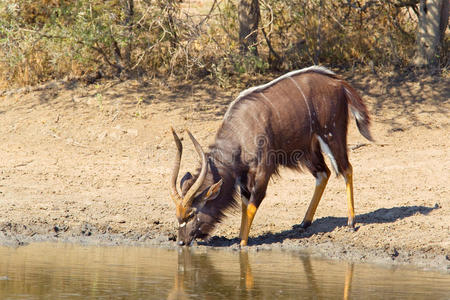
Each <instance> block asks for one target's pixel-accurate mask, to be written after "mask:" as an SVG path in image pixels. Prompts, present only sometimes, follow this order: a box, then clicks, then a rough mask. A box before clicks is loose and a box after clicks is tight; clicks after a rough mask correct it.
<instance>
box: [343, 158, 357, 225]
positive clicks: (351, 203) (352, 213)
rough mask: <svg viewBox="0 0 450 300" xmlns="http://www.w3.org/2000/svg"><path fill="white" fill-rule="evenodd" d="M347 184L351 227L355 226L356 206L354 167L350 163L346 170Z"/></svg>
mask: <svg viewBox="0 0 450 300" xmlns="http://www.w3.org/2000/svg"><path fill="white" fill-rule="evenodd" d="M344 178H345V185H346V190H347V207H348V221H347V225H348V226H349V227H352V228H354V227H355V207H354V200H353V168H352V165H350V164H349V166H348V169H347V170H346V171H345V172H344Z"/></svg>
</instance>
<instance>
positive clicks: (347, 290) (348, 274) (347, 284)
mask: <svg viewBox="0 0 450 300" xmlns="http://www.w3.org/2000/svg"><path fill="white" fill-rule="evenodd" d="M352 281H353V264H348V265H347V272H346V273H345V285H344V300H348V299H349V298H350V292H351V287H352Z"/></svg>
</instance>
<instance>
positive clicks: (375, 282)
mask: <svg viewBox="0 0 450 300" xmlns="http://www.w3.org/2000/svg"><path fill="white" fill-rule="evenodd" d="M86 298H95V299H102V298H103V299H111V298H113V299H185V298H189V299H192V298H200V299H225V298H226V299H228V298H239V299H246V298H257V299H275V298H276V299H279V298H288V299H302V298H306V299H308V298H334V299H346V298H348V299H350V298H353V299H370V298H376V299H388V298H389V299H392V298H398V299H404V298H408V299H414V298H416V299H450V275H448V274H440V273H433V272H424V271H418V270H414V269H408V268H392V267H391V268H387V267H380V266H373V265H367V264H350V263H343V262H336V261H329V260H320V259H312V258H310V257H308V256H306V255H301V254H298V253H292V252H278V251H272V252H265V251H263V252H255V251H252V252H246V251H228V250H226V251H224V250H212V249H209V250H205V249H203V250H202V249H189V250H186V249H178V250H168V249H161V248H140V247H92V246H89V247H85V246H79V245H70V244H31V245H28V246H25V247H20V248H7V247H0V299H86Z"/></svg>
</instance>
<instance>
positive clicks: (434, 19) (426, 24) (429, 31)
mask: <svg viewBox="0 0 450 300" xmlns="http://www.w3.org/2000/svg"><path fill="white" fill-rule="evenodd" d="M448 9H449V0H420V12H419V25H418V29H417V49H416V56H415V59H414V64H415V65H416V66H418V67H427V66H436V65H438V64H439V56H440V55H439V54H440V49H441V44H442V41H443V38H444V33H445V28H446V27H447V24H448Z"/></svg>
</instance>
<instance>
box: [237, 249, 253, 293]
mask: <svg viewBox="0 0 450 300" xmlns="http://www.w3.org/2000/svg"><path fill="white" fill-rule="evenodd" d="M239 262H240V268H241V279H244V284H245V289H246V290H251V289H252V288H253V287H254V285H255V280H254V279H253V274H252V268H251V267H250V262H249V259H248V252H247V251H241V253H240V256H239Z"/></svg>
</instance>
